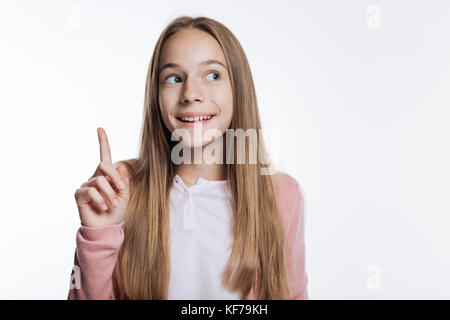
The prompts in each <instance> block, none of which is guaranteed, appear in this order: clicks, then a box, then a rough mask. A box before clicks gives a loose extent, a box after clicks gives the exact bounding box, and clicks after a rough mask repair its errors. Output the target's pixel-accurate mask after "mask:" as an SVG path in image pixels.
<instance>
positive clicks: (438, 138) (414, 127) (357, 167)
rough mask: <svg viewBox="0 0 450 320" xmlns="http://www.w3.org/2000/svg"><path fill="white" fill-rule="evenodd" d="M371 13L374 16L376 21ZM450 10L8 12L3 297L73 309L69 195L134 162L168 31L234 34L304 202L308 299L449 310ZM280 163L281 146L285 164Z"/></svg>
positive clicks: (404, 4)
mask: <svg viewBox="0 0 450 320" xmlns="http://www.w3.org/2000/svg"><path fill="white" fill-rule="evenodd" d="M373 6H375V7H373ZM449 10H450V4H449V3H448V2H446V1H398V0H397V1H333V0H329V1H280V0H277V1H185V0H184V1H121V2H119V1H39V2H37V1H2V2H0V41H1V49H0V90H1V92H0V108H1V109H0V110H1V112H0V137H1V138H0V143H1V144H0V150H1V155H2V156H1V160H0V161H1V162H0V168H1V185H0V196H1V199H0V214H1V223H2V225H1V226H2V227H1V231H0V259H1V260H0V298H2V299H66V298H67V293H68V289H69V278H70V273H71V269H72V265H73V258H74V250H75V234H76V231H77V229H78V227H79V224H80V222H79V217H78V211H77V207H76V203H75V199H74V193H75V190H76V189H77V188H78V187H79V186H80V185H81V184H82V183H83V182H85V181H86V180H87V178H88V177H90V176H91V175H92V173H93V172H94V170H95V168H96V166H97V165H98V162H99V145H98V139H97V132H96V128H97V127H103V128H105V129H106V132H107V134H108V137H109V141H110V144H111V150H112V156H113V161H117V160H121V159H127V158H131V157H136V155H137V152H138V143H139V141H138V136H139V132H140V129H141V121H142V110H143V101H144V86H145V78H146V73H147V67H148V63H149V61H150V57H151V54H152V52H153V48H154V45H155V43H156V39H157V37H158V36H159V34H160V33H161V31H162V29H163V28H164V27H165V26H166V25H167V24H168V23H169V22H170V21H171V20H172V19H174V18H176V17H177V16H178V15H181V14H188V15H195V16H199V15H206V16H208V17H211V18H214V19H217V20H218V21H220V22H222V23H223V24H225V25H226V26H227V27H228V28H230V29H231V31H232V32H233V33H234V34H235V35H236V36H237V37H238V39H239V40H240V42H241V44H242V46H243V47H244V50H245V52H246V54H247V56H248V59H249V63H250V66H251V69H252V72H253V76H254V80H255V86H256V90H257V96H258V101H259V107H260V113H261V117H262V121H263V126H264V128H267V129H277V130H279V135H280V141H279V146H278V150H279V159H280V169H282V170H283V171H285V172H287V173H289V174H291V175H292V176H293V177H295V178H296V179H297V181H298V182H299V183H300V185H301V187H302V190H303V192H304V196H305V201H306V203H305V210H306V251H307V252H306V253H307V257H306V258H307V272H308V278H309V284H308V291H309V296H310V298H311V299H402V298H406V299H431V298H438V299H441V298H446V299H449V298H450V289H449V287H450V275H449V270H450V234H449V232H448V231H449V230H450V204H449V200H450V197H449V195H450V182H449V181H450V169H449V166H450V90H449V89H450V86H449V85H450V59H449V57H450V41H449V39H450V19H449V12H450V11H449ZM273 150H274V149H273Z"/></svg>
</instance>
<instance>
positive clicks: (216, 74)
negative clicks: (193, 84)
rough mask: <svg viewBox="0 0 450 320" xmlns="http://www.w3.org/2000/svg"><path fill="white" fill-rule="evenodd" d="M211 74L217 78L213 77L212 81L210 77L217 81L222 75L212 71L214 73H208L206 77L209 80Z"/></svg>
mask: <svg viewBox="0 0 450 320" xmlns="http://www.w3.org/2000/svg"><path fill="white" fill-rule="evenodd" d="M211 74H212V75H215V76H216V77H212V79H211V77H209V78H210V79H211V80H217V79H219V78H220V74H219V73H218V72H216V71H212V72H210V73H208V75H207V76H206V77H207V78H208V76H209V75H211Z"/></svg>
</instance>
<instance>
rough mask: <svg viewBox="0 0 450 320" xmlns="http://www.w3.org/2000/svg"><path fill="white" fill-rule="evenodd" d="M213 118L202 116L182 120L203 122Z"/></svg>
mask: <svg viewBox="0 0 450 320" xmlns="http://www.w3.org/2000/svg"><path fill="white" fill-rule="evenodd" d="M211 117H212V116H200V117H183V118H181V120H183V121H198V120H200V121H202V120H208V119H211Z"/></svg>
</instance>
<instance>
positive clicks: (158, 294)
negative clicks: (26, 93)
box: [68, 17, 308, 300]
mask: <svg viewBox="0 0 450 320" xmlns="http://www.w3.org/2000/svg"><path fill="white" fill-rule="evenodd" d="M199 128H200V129H201V130H202V131H201V132H202V133H203V132H204V131H205V130H210V131H211V130H215V131H214V132H218V133H219V134H218V135H217V139H211V138H207V137H206V135H200V138H198V136H197V138H196V137H195V134H196V132H195V130H198V129H199ZM260 128H261V124H260V118H259V113H258V108H257V102H256V95H255V89H254V85H253V79H252V75H251V72H250V67H249V64H248V62H247V58H246V56H245V54H244V51H243V49H242V47H241V45H240V44H239V42H238V40H237V39H236V38H235V36H234V35H233V34H232V33H231V31H229V30H228V29H227V28H226V27H225V26H223V25H222V24H220V23H219V22H217V21H215V20H212V19H209V18H205V17H198V18H191V17H179V18H177V19H175V20H174V21H172V22H171V23H170V24H169V25H168V26H167V27H166V28H165V30H164V31H163V32H162V34H161V36H160V38H159V39H158V42H157V44H156V47H155V50H154V53H153V56H152V60H151V62H150V66H149V69H148V75H147V83H146V91H145V103H144V122H143V128H142V136H141V148H140V154H139V157H138V158H137V159H129V160H124V161H119V162H117V163H114V164H113V163H112V160H111V152H110V149H109V143H108V139H107V136H106V133H105V131H104V130H103V129H102V128H99V129H98V136H99V143H100V164H99V165H98V167H97V170H96V171H95V173H94V174H93V176H92V177H91V179H89V180H88V181H87V182H86V183H84V184H83V185H82V186H81V187H80V188H79V189H77V191H76V192H75V198H76V202H77V206H78V210H79V214H80V219H81V226H80V228H79V230H78V232H77V235H76V243H77V249H76V252H75V266H74V269H73V273H72V276H71V286H70V291H69V295H68V298H69V299H266V300H267V299H307V298H308V295H307V275H306V272H305V251H304V224H303V221H304V219H303V197H302V193H301V191H300V186H299V184H298V183H297V181H296V180H295V179H294V178H292V177H291V176H289V175H287V174H285V173H280V172H278V173H276V174H273V175H267V174H261V172H262V170H263V162H262V161H261V159H259V158H258V159H257V161H256V163H247V162H245V161H244V163H239V162H238V161H236V160H237V159H239V155H238V154H237V153H238V151H239V150H241V149H239V150H237V149H236V148H230V144H229V141H230V139H227V135H225V132H226V131H228V130H227V129H235V130H236V129H242V130H243V131H244V132H247V130H249V129H255V130H254V131H253V132H254V133H256V135H257V138H258V141H260V142H259V148H261V150H262V151H261V152H262V153H263V154H264V155H265V154H266V153H265V152H266V151H265V149H264V144H263V143H261V141H262V140H261V139H262V135H261V134H260V132H259V129H260ZM179 132H182V133H184V134H185V135H184V136H183V139H182V142H180V143H181V145H180V143H178V142H177V141H176V139H174V134H175V133H179ZM186 133H187V135H186ZM192 135H193V136H194V139H190V138H189V137H191V136H192ZM234 138H236V137H233V139H234ZM225 139H227V143H226V144H224V143H223V140H225ZM249 140H251V139H249ZM233 141H234V140H233ZM244 141H245V137H244ZM176 143H178V144H176ZM180 146H181V147H182V150H181V152H174V151H175V150H179V147H180ZM212 148H214V156H215V159H219V161H215V162H213V163H211V162H207V163H205V162H204V161H203V162H200V163H198V161H194V163H192V161H183V162H181V163H180V162H179V161H178V160H177V156H179V155H180V154H182V156H183V158H188V160H191V159H192V158H193V155H195V153H196V152H200V153H201V154H202V155H203V156H206V155H207V154H209V152H210V150H212ZM248 150H249V148H247V149H245V152H246V154H247V157H249V158H250V156H249V151H248ZM225 158H226V160H225V161H222V160H224V159H225ZM230 159H231V161H230ZM244 159H245V154H244ZM224 162H225V163H224Z"/></svg>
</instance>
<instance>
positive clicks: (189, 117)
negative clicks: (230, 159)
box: [158, 29, 233, 147]
mask: <svg viewBox="0 0 450 320" xmlns="http://www.w3.org/2000/svg"><path fill="white" fill-rule="evenodd" d="M159 62H160V64H159V65H160V69H159V79H158V88H159V97H158V99H159V106H160V110H161V114H162V118H163V121H164V124H165V125H166V127H167V129H169V131H170V132H172V133H173V132H174V130H176V129H186V130H188V131H189V133H190V136H191V141H192V142H191V143H190V146H191V147H200V146H205V145H207V144H208V143H209V142H211V139H210V138H209V139H208V138H207V137H205V138H201V140H196V141H194V127H195V126H199V125H201V127H202V130H203V133H204V132H205V130H208V129H218V130H219V131H220V133H221V134H223V133H224V132H225V130H226V129H228V128H229V126H230V123H231V118H232V115H233V93H232V89H231V82H230V78H229V74H228V69H227V65H226V60H225V56H224V54H223V51H222V48H221V47H220V45H219V43H218V42H217V41H216V40H215V39H214V38H213V37H212V36H211V35H209V34H208V33H206V32H204V31H201V30H198V29H184V30H182V31H180V32H177V33H175V34H174V35H172V36H171V37H170V38H169V39H167V41H166V42H165V43H164V45H163V47H162V49H161V56H160V61H159ZM201 119H202V120H201ZM200 132H202V131H200ZM183 140H184V138H183Z"/></svg>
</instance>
